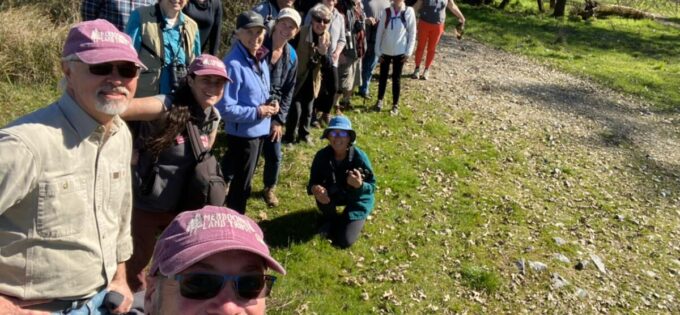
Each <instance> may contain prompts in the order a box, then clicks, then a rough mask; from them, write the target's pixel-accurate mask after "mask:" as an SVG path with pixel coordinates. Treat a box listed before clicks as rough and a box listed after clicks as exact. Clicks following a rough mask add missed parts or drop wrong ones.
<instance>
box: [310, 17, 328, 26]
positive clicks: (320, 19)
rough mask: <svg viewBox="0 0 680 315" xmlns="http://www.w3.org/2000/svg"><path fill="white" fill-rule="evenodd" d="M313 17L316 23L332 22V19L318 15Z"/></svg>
mask: <svg viewBox="0 0 680 315" xmlns="http://www.w3.org/2000/svg"><path fill="white" fill-rule="evenodd" d="M313 19H314V21H315V22H316V23H323V24H330V23H331V20H330V19H322V18H320V17H318V16H315V17H313Z"/></svg>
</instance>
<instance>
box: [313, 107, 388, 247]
mask: <svg viewBox="0 0 680 315" xmlns="http://www.w3.org/2000/svg"><path fill="white" fill-rule="evenodd" d="M356 138H357V136H356V133H355V132H354V130H353V129H352V123H351V122H350V121H349V119H348V118H347V117H345V116H335V117H333V119H331V121H330V123H329V124H328V127H327V128H326V129H325V130H324V132H323V135H322V136H321V139H328V146H326V147H325V148H323V149H321V150H319V151H318V152H317V153H316V156H314V161H313V162H312V168H311V171H310V175H309V183H308V184H307V193H308V194H310V195H314V199H315V200H316V206H317V207H318V208H319V210H320V211H321V213H322V216H321V220H320V222H319V233H320V234H322V235H325V236H327V237H329V238H330V239H331V240H332V241H333V243H334V244H335V245H337V246H339V247H342V248H347V247H350V246H351V245H352V244H354V242H356V240H357V239H358V238H359V233H360V232H361V229H362V228H363V227H364V223H365V222H366V218H367V217H368V215H369V214H371V211H373V206H374V204H375V197H374V194H375V176H374V175H373V168H372V167H371V161H369V160H368V156H367V155H366V153H364V151H362V150H361V149H359V148H358V147H356V146H355V145H354V141H355V140H356ZM337 206H345V209H344V210H343V211H342V213H340V214H338V213H337V210H336V207H337Z"/></svg>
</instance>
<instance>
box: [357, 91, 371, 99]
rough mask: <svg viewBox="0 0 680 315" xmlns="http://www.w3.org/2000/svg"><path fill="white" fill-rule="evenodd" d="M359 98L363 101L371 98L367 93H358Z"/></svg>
mask: <svg viewBox="0 0 680 315" xmlns="http://www.w3.org/2000/svg"><path fill="white" fill-rule="evenodd" d="M359 96H360V97H361V98H363V99H369V98H371V96H370V95H368V91H359Z"/></svg>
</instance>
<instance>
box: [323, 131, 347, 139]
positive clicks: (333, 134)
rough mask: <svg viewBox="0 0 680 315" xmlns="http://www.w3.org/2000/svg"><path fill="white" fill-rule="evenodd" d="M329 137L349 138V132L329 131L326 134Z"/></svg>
mask: <svg viewBox="0 0 680 315" xmlns="http://www.w3.org/2000/svg"><path fill="white" fill-rule="evenodd" d="M328 134H329V135H330V136H331V137H342V138H344V137H349V132H347V131H344V130H331V131H329V132H328Z"/></svg>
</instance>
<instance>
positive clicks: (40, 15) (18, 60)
mask: <svg viewBox="0 0 680 315" xmlns="http://www.w3.org/2000/svg"><path fill="white" fill-rule="evenodd" d="M0 21H2V23H0V38H2V41H0V73H2V74H3V78H2V80H4V81H9V82H13V83H48V82H54V81H55V79H56V78H57V77H58V74H59V68H58V67H59V57H60V55H61V50H62V45H63V42H64V39H65V37H66V32H67V30H68V27H66V26H59V25H55V24H53V23H52V22H51V21H50V19H49V18H47V16H46V15H45V13H44V11H42V10H40V9H37V8H29V7H24V8H21V9H9V10H6V11H0ZM26 21H31V23H30V27H27V25H28V24H27V23H26Z"/></svg>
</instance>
